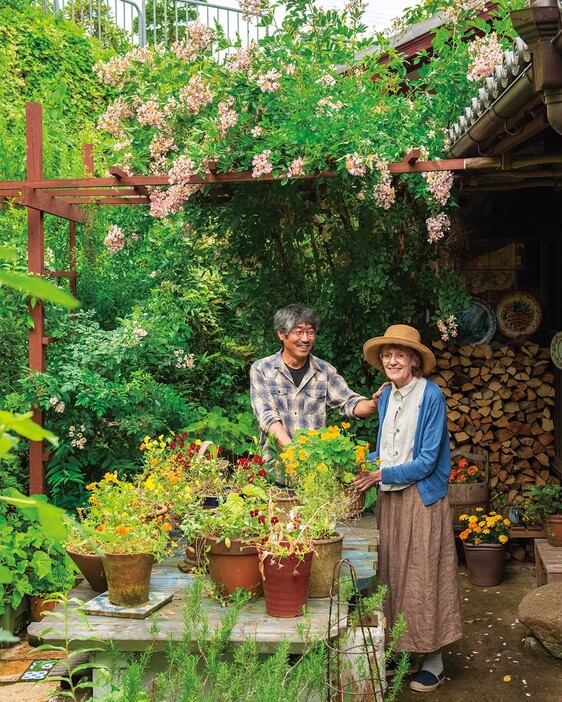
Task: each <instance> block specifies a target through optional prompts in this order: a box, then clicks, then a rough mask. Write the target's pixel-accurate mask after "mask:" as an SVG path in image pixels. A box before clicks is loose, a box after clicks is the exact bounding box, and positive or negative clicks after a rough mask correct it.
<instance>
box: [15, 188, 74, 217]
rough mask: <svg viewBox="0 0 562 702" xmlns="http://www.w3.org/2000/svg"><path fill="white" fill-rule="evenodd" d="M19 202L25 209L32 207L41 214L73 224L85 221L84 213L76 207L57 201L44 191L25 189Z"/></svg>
mask: <svg viewBox="0 0 562 702" xmlns="http://www.w3.org/2000/svg"><path fill="white" fill-rule="evenodd" d="M18 202H19V203H20V205H24V206H25V207H31V208H32V209H34V210H39V211H40V212H47V213H49V214H52V215H56V216H57V217H61V218H62V219H68V220H70V221H71V222H82V221H83V220H84V213H83V212H82V210H81V209H79V208H78V207H76V205H72V204H69V203H68V202H65V201H64V200H56V199H55V198H54V197H53V196H52V195H49V194H48V193H47V192H45V191H44V190H40V189H31V188H27V187H24V188H22V194H21V197H20V198H18Z"/></svg>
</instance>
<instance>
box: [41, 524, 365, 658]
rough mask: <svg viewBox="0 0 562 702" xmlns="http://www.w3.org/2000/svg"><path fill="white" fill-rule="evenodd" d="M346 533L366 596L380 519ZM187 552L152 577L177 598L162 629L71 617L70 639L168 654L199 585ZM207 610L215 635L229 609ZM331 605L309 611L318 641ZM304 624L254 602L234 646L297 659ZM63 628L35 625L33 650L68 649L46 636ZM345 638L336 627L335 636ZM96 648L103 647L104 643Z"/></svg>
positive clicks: (86, 596)
mask: <svg viewBox="0 0 562 702" xmlns="http://www.w3.org/2000/svg"><path fill="white" fill-rule="evenodd" d="M341 530H342V531H344V533H345V535H346V536H345V539H344V545H343V557H344V558H348V559H349V560H350V562H351V563H352V564H353V566H354V568H355V571H356V576H357V582H358V587H359V589H361V590H368V589H369V588H371V587H372V586H373V584H374V580H375V574H376V566H377V542H378V541H377V539H378V532H377V531H376V524H375V521H374V515H372V514H368V515H366V516H364V517H363V518H361V519H359V520H356V521H355V522H354V523H353V524H352V525H347V526H344V527H342V529H341ZM183 556H184V551H183V549H179V548H178V549H176V552H175V554H174V556H172V557H171V558H168V559H167V560H166V561H163V562H162V563H160V564H158V565H156V566H155V567H154V569H153V572H152V579H151V590H158V591H161V592H171V593H172V594H173V598H172V600H171V602H168V603H167V604H165V605H164V606H163V607H161V608H160V609H159V610H157V612H156V613H155V615H154V616H155V617H156V618H157V627H155V626H154V624H153V619H152V618H151V617H150V616H149V617H147V618H146V619H127V618H122V617H108V616H94V615H87V620H88V623H89V625H90V627H91V629H88V627H87V626H86V625H85V624H84V622H83V621H82V620H81V618H80V617H79V616H77V615H76V614H72V613H71V615H70V631H69V634H70V636H71V637H73V638H79V639H80V641H77V642H76V643H75V647H83V646H84V645H85V641H92V639H93V638H96V639H98V640H99V639H102V640H103V641H108V640H109V639H112V640H113V641H114V642H115V643H116V644H117V647H118V649H119V650H120V651H123V652H125V651H143V650H145V649H146V647H147V646H148V645H152V646H153V647H154V650H155V651H163V650H165V648H166V645H167V640H168V637H170V636H171V638H172V640H174V641H177V640H179V639H180V638H181V637H182V636H183V635H184V632H185V626H184V617H183V610H184V604H185V590H186V587H187V586H189V585H190V584H191V583H192V582H193V577H192V576H191V575H188V574H185V573H182V572H181V571H180V570H179V569H178V567H177V566H178V563H179V562H180V561H181V560H182V559H183ZM96 594H97V593H95V592H93V590H91V589H90V587H89V585H88V584H87V583H86V581H83V582H82V583H80V585H79V586H78V587H76V588H75V589H74V590H72V592H71V595H72V596H74V597H77V598H79V599H80V600H82V601H84V602H87V601H88V600H90V599H92V598H93V597H94V596H96ZM204 607H205V610H206V612H207V616H208V622H209V626H210V627H211V629H214V627H215V626H216V625H218V624H219V622H220V621H221V620H222V619H223V617H224V614H225V611H226V610H225V607H223V606H221V605H220V603H218V602H215V601H212V600H209V599H205V600H204ZM329 608H330V599H329V598H322V599H311V600H309V604H308V610H309V613H310V632H309V633H310V636H312V637H315V638H320V639H323V638H326V637H327V636H328V620H329ZM302 623H303V618H302V617H296V618H294V619H281V618H275V617H270V616H268V615H267V614H266V611H265V602H264V600H263V598H259V599H255V600H252V601H250V602H249V603H247V604H246V605H245V606H244V609H243V611H242V613H241V615H240V616H239V618H238V621H237V623H236V625H235V627H234V630H233V632H232V635H231V643H232V644H233V645H236V644H240V643H242V641H244V639H246V638H247V637H251V638H253V639H255V641H256V642H257V644H258V647H259V650H260V652H262V653H269V652H271V651H272V650H273V649H274V648H275V647H276V646H277V644H278V643H279V641H280V640H281V639H287V641H288V642H289V645H290V650H291V653H299V652H301V651H302V649H303V642H302V635H301V633H300V626H299V625H302ZM61 624H62V622H60V620H53V619H51V618H49V617H47V618H46V619H44V620H43V621H42V622H37V623H33V624H31V625H30V626H29V627H28V630H27V631H28V639H29V642H30V644H31V645H35V646H36V645H39V644H40V643H50V644H53V645H58V646H60V645H62V644H63V643H64V641H63V639H62V638H61V636H60V635H58V634H56V633H54V632H50V633H49V632H47V633H43V632H44V631H45V630H46V629H49V628H51V627H53V628H58V627H59V626H60V625H61ZM345 626H346V622H345V621H344V622H342V623H341V625H340V629H341V628H345ZM338 633H339V632H338V631H336V630H335V627H332V631H331V632H330V635H331V636H335V635H337V634H338ZM95 645H99V642H98V643H96V644H95Z"/></svg>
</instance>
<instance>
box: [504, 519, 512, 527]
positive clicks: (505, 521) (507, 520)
mask: <svg viewBox="0 0 562 702" xmlns="http://www.w3.org/2000/svg"><path fill="white" fill-rule="evenodd" d="M503 523H504V524H505V526H511V522H510V521H509V519H504V520H503Z"/></svg>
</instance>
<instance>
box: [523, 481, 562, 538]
mask: <svg viewBox="0 0 562 702" xmlns="http://www.w3.org/2000/svg"><path fill="white" fill-rule="evenodd" d="M527 496H528V498H529V500H530V502H529V504H528V505H527V507H526V509H525V516H526V518H527V519H528V520H529V521H533V520H536V521H540V522H542V523H543V524H544V527H545V529H546V538H547V540H548V543H549V544H551V545H552V546H562V485H550V484H548V483H547V484H545V485H533V487H531V488H530V489H529V490H528V492H527Z"/></svg>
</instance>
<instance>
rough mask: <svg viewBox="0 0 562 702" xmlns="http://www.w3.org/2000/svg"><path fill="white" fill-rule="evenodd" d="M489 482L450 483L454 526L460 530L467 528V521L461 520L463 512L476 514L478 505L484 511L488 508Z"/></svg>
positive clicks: (450, 503)
mask: <svg viewBox="0 0 562 702" xmlns="http://www.w3.org/2000/svg"><path fill="white" fill-rule="evenodd" d="M488 496H489V490H488V482H487V481H486V482H485V483H467V484H465V485H463V484H461V483H449V505H450V506H451V518H452V520H453V528H454V529H455V530H456V531H457V532H458V531H464V529H466V522H461V521H460V520H459V517H460V516H461V514H474V510H475V509H476V508H477V507H482V509H483V510H484V512H486V511H487V509H488Z"/></svg>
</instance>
